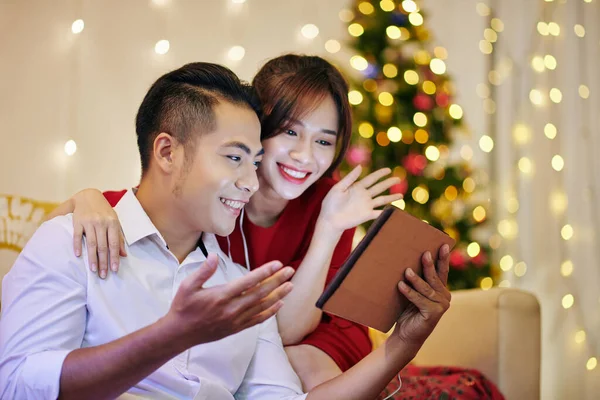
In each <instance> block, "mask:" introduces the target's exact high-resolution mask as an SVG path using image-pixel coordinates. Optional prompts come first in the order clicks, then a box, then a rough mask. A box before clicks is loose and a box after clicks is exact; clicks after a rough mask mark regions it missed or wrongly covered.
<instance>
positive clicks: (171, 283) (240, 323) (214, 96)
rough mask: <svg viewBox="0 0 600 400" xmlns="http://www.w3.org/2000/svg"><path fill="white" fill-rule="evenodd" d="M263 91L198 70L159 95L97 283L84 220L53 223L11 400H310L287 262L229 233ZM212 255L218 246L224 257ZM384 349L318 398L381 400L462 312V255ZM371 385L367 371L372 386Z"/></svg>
mask: <svg viewBox="0 0 600 400" xmlns="http://www.w3.org/2000/svg"><path fill="white" fill-rule="evenodd" d="M248 89H249V88H247V87H246V86H244V85H243V84H242V83H241V82H240V81H239V79H238V78H237V77H236V76H235V75H234V74H233V73H232V72H231V71H229V70H227V69H226V68H224V67H220V66H218V65H214V64H207V63H193V64H188V65H186V66H184V67H182V68H180V69H178V70H175V71H172V72H170V73H168V74H166V75H164V76H163V77H161V78H160V79H159V80H157V81H156V82H155V83H154V85H153V86H152V87H151V88H150V90H149V92H148V93H147V94H146V97H145V98H144V101H143V102H142V105H141V106H140V109H139V111H138V116H137V121H136V130H137V134H138V146H139V148H140V156H141V160H142V171H143V172H142V180H141V183H140V186H139V189H138V190H137V192H136V193H135V194H134V193H133V192H131V191H130V192H128V193H127V194H126V195H125V197H124V198H123V199H122V200H121V201H120V202H119V205H118V206H117V207H116V208H115V210H116V213H117V215H118V217H119V220H120V221H121V225H122V227H123V233H124V236H125V240H126V244H127V252H128V257H127V258H126V259H124V260H122V261H121V262H122V263H123V268H122V269H121V272H120V273H119V274H118V275H116V274H112V275H110V276H109V278H108V279H106V280H99V279H96V278H95V277H94V276H93V275H92V273H91V272H90V269H89V268H88V266H87V265H86V262H85V261H84V260H85V259H86V257H81V258H78V257H75V256H74V255H73V252H72V250H71V244H72V237H73V228H72V226H73V224H72V221H71V216H70V215H69V216H66V217H58V218H55V219H53V220H51V221H49V222H46V223H45V224H43V225H42V226H41V227H40V229H39V230H38V231H37V232H36V233H35V235H34V236H33V237H32V238H31V240H30V241H29V243H28V244H27V246H26V248H25V249H24V250H23V252H22V253H21V255H20V256H19V258H18V259H17V261H16V262H15V265H14V266H13V268H12V270H11V271H10V272H9V274H8V275H7V276H6V278H5V279H4V282H3V299H2V300H3V301H2V305H3V307H4V309H3V310H2V312H3V314H2V323H1V324H0V398H2V399H54V398H57V397H60V398H64V399H69V398H73V399H82V398H85V399H96V398H98V399H100V398H114V397H117V396H120V395H123V398H126V397H136V396H140V397H147V398H160V399H163V398H164V399H172V398H173V399H175V398H185V399H234V398H236V399H261V400H262V399H267V400H268V399H303V398H305V397H306V396H307V395H306V394H302V391H301V386H300V382H299V380H298V377H297V376H296V374H295V373H294V371H293V369H292V368H291V366H290V364H289V362H288V360H287V357H286V355H285V352H284V350H283V346H282V344H281V339H280V338H279V334H278V332H277V323H276V320H275V318H274V317H273V316H274V315H275V313H276V312H277V310H278V309H279V308H280V307H281V305H282V301H281V299H282V298H283V297H284V296H285V295H286V294H287V293H289V291H290V290H291V286H292V285H291V283H290V282H287V280H288V279H289V278H290V277H291V275H292V274H293V270H292V269H291V268H289V267H285V268H282V266H281V265H280V263H277V262H272V263H268V264H266V265H264V266H262V267H260V268H257V269H256V270H254V271H252V272H246V271H245V270H243V269H242V268H241V267H239V266H238V265H235V264H234V263H232V262H231V260H230V259H229V258H228V257H227V256H225V255H224V254H223V253H222V252H221V250H220V249H219V246H218V244H217V243H216V240H215V237H214V233H216V234H220V235H227V234H228V233H230V232H231V231H232V230H233V227H234V223H235V219H236V217H237V216H238V215H239V212H240V208H241V206H243V204H244V203H246V202H247V201H248V199H249V198H250V196H251V195H252V194H253V193H254V192H255V191H256V190H257V188H258V180H257V177H256V172H255V169H256V163H257V162H259V160H260V157H261V154H262V150H261V144H260V124H259V120H258V117H257V114H256V108H255V107H254V105H253V104H254V102H253V100H252V98H251V96H250V94H249V90H248ZM209 252H210V253H212V254H210V255H209ZM442 252H443V253H444V254H443V257H442V258H443V260H444V262H442V264H441V266H442V267H441V268H440V269H439V272H438V273H439V276H438V273H436V272H435V267H434V266H433V263H432V262H431V261H427V262H424V264H425V276H426V278H427V282H425V281H423V280H421V279H420V278H418V277H407V278H408V279H409V280H410V281H411V282H412V283H413V286H414V288H415V289H409V288H408V287H406V286H401V290H402V291H403V293H404V294H406V295H407V297H408V298H409V299H411V301H413V303H414V304H415V306H416V308H415V310H414V311H413V312H409V313H406V314H405V315H403V316H402V318H401V319H400V320H399V323H398V324H397V326H398V328H397V332H395V333H394V334H393V335H392V336H391V337H390V338H389V339H388V341H387V342H386V344H385V345H384V346H382V347H381V348H379V349H378V350H376V351H374V352H373V353H372V354H370V355H369V356H368V357H367V358H365V359H364V360H363V361H361V362H360V363H359V364H357V365H356V366H355V367H353V368H352V369H350V370H349V371H347V372H346V373H344V374H343V375H341V376H339V377H337V378H335V379H333V380H331V381H329V382H326V383H324V384H322V385H320V386H318V387H317V388H315V389H314V390H312V391H311V392H310V393H309V394H308V398H309V399H332V398H356V399H370V398H374V397H375V396H377V394H378V393H379V392H380V391H381V389H382V388H383V387H385V385H386V384H387V383H388V382H389V380H390V379H391V378H392V377H393V376H394V375H395V374H396V373H397V372H398V371H399V370H400V369H401V368H402V367H404V366H405V365H406V364H407V363H408V362H409V361H410V360H411V359H412V358H413V357H414V355H415V354H416V352H417V351H418V349H419V348H420V347H421V345H422V343H423V341H424V340H425V338H426V337H427V336H428V335H429V333H430V332H431V331H432V330H433V328H434V327H435V325H436V324H437V321H438V320H439V318H440V317H441V315H442V314H443V313H444V312H445V310H446V309H447V308H448V305H449V300H450V298H449V292H448V291H447V289H446V288H445V286H444V283H445V278H446V276H447V273H448V269H447V267H448V265H447V258H448V257H447V256H448V254H447V249H445V250H443V251H442ZM359 377H360V378H359Z"/></svg>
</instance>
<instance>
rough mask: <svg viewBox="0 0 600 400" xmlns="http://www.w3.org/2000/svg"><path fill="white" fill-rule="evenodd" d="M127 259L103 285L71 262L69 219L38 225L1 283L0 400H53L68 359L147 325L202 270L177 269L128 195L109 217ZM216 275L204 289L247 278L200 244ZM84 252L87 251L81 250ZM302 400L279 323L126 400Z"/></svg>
mask: <svg viewBox="0 0 600 400" xmlns="http://www.w3.org/2000/svg"><path fill="white" fill-rule="evenodd" d="M115 211H116V213H117V215H118V217H119V220H120V222H121V225H122V227H123V233H124V235H125V240H126V245H127V254H128V256H127V257H125V258H122V259H121V267H120V269H119V272H118V274H114V273H109V274H108V277H107V278H106V279H105V280H102V279H100V278H98V276H97V274H96V273H92V272H91V271H90V270H89V268H88V262H87V254H86V253H85V252H84V254H83V255H82V257H79V258H77V257H75V255H74V253H73V223H72V216H71V215H68V216H64V217H58V218H55V219H53V220H52V221H49V222H46V223H44V224H43V225H42V226H41V227H40V228H39V229H38V231H37V232H36V233H35V234H34V235H33V237H32V238H31V239H30V241H29V243H28V244H27V246H26V247H25V249H23V251H22V252H21V254H20V255H19V257H18V259H17V261H16V262H15V264H14V266H13V268H12V269H11V271H10V272H9V273H8V274H7V275H6V277H5V278H4V281H3V286H2V307H3V310H2V319H1V322H0V398H1V399H7V400H8V399H10V400H13V399H36V400H37V399H55V398H57V396H58V393H59V387H60V374H61V369H62V364H63V362H64V359H65V357H66V356H67V354H69V352H70V351H72V350H74V349H78V348H81V347H91V346H98V345H102V344H105V343H108V342H111V341H113V340H115V339H118V338H120V337H122V336H125V335H127V334H129V333H132V332H134V331H136V330H139V329H141V328H143V327H145V326H147V325H149V324H152V323H153V322H155V321H156V320H158V319H159V318H160V317H162V316H164V315H165V314H166V313H167V311H168V310H169V307H170V305H171V301H172V300H173V298H174V296H175V293H176V292H177V289H178V288H179V285H180V284H181V282H182V281H183V280H184V279H185V278H186V277H187V276H188V275H190V274H191V273H192V272H193V271H194V270H196V269H197V268H198V266H199V265H200V264H201V263H202V262H203V261H204V260H205V256H204V254H203V252H202V251H201V250H200V249H199V248H197V249H196V250H194V251H193V252H192V253H190V254H189V255H188V256H187V258H186V259H185V260H184V261H183V262H182V263H181V264H180V263H179V262H178V260H177V258H176V257H175V256H174V255H173V254H172V253H171V252H170V251H169V249H168V248H167V245H166V242H165V241H164V239H163V238H162V236H161V235H160V233H159V232H158V230H157V229H156V227H155V226H154V225H153V224H152V222H151V221H150V218H149V217H148V215H147V214H146V213H145V212H144V210H143V208H142V206H141V204H140V203H139V201H138V200H137V198H136V197H135V195H134V194H133V192H131V191H129V192H127V194H126V195H125V196H124V197H123V199H122V200H121V201H120V202H119V204H118V205H117V206H116V207H115ZM203 241H204V244H205V246H206V248H207V250H208V252H210V253H217V254H218V256H219V268H218V269H217V271H216V272H215V274H214V275H213V276H212V277H211V278H210V279H209V280H208V282H207V283H206V285H205V287H211V286H215V285H219V284H223V283H226V282H228V281H231V280H234V279H236V278H239V277H241V276H242V275H243V274H244V273H245V272H246V270H245V269H244V268H242V267H241V266H239V265H237V264H234V263H233V262H232V261H231V260H230V259H229V258H228V257H227V256H225V254H223V252H222V251H221V250H220V249H219V245H218V243H217V241H216V238H215V236H214V235H212V234H204V235H203ZM84 248H85V246H84ZM138 396H139V397H142V398H153V399H195V400H200V399H202V400H204V399H206V400H209V399H210V400H213V399H215V400H220V399H228V400H231V399H259V400H263V399H265V400H267V399H278V400H279V399H295V400H296V399H304V398H305V397H306V395H302V391H301V384H300V380H299V379H298V377H297V375H296V374H295V372H294V370H293V369H292V367H291V365H290V364H289V361H288V359H287V356H286V354H285V351H284V349H283V345H282V343H281V338H280V337H279V333H278V331H277V322H276V320H275V318H274V317H273V318H271V319H269V320H268V321H266V322H264V323H262V324H260V325H258V326H255V327H253V328H250V329H246V330H244V331H242V332H240V333H237V334H235V335H232V336H229V337H227V338H225V339H222V340H219V341H216V342H211V343H207V344H202V345H199V346H195V347H193V348H191V349H190V350H187V351H185V352H184V353H182V354H180V355H178V356H177V357H175V358H173V359H172V360H170V361H169V362H167V363H166V364H164V365H163V366H162V367H160V368H159V369H158V370H156V371H155V372H154V373H152V374H151V375H149V376H148V377H146V379H144V380H142V381H141V382H139V383H138V384H137V385H135V386H134V387H132V388H131V389H130V390H129V391H128V392H127V394H124V395H123V396H122V398H137V397H138Z"/></svg>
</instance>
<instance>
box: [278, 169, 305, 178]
mask: <svg viewBox="0 0 600 400" xmlns="http://www.w3.org/2000/svg"><path fill="white" fill-rule="evenodd" d="M281 168H282V169H283V171H284V172H285V173H286V174H288V175H290V176H292V177H294V178H297V179H303V178H305V177H306V175H307V173H306V172H298V171H294V170H293V169H289V168H286V167H281Z"/></svg>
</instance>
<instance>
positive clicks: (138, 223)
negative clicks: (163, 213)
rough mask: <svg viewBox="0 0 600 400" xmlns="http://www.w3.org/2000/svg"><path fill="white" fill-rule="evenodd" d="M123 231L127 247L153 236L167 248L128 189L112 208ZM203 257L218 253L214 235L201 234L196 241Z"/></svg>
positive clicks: (217, 244) (218, 249)
mask: <svg viewBox="0 0 600 400" xmlns="http://www.w3.org/2000/svg"><path fill="white" fill-rule="evenodd" d="M114 210H115V212H116V213H117V217H118V218H119V222H120V223H121V228H122V229H123V235H124V236H125V241H126V242H127V245H128V246H131V245H133V244H134V243H136V242H138V241H139V240H141V239H144V238H146V237H149V236H155V237H156V238H158V240H159V241H160V242H161V244H163V245H164V246H165V247H167V248H168V245H167V242H166V241H165V239H164V238H163V236H162V235H161V234H160V232H159V230H158V229H157V228H156V226H154V224H153V223H152V221H151V220H150V217H149V216H148V214H146V211H144V208H143V207H142V205H141V204H140V201H139V200H138V198H137V197H136V196H135V194H134V192H133V191H132V190H131V189H130V190H128V191H127V193H125V195H124V196H123V198H121V200H120V201H119V202H118V203H117V205H116V206H115V208H114ZM197 246H198V247H199V248H200V250H201V251H202V253H203V254H204V256H206V255H207V253H206V252H205V250H206V251H207V252H208V253H219V251H220V248H219V243H218V242H217V238H216V237H215V235H214V234H207V233H203V234H202V237H201V238H200V239H199V240H198V245H197Z"/></svg>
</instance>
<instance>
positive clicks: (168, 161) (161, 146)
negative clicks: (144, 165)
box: [152, 132, 180, 174]
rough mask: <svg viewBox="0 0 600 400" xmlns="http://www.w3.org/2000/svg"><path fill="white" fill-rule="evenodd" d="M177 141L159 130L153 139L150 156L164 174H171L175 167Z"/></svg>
mask: <svg viewBox="0 0 600 400" xmlns="http://www.w3.org/2000/svg"><path fill="white" fill-rule="evenodd" d="M179 147H180V144H179V142H178V141H177V139H175V138H174V137H173V136H171V135H169V134H168V133H165V132H161V133H159V134H158V136H157V137H156V139H154V147H153V149H152V150H153V151H152V158H154V161H155V162H156V165H157V166H158V167H159V168H160V170H161V171H163V172H164V173H166V174H171V173H173V171H174V170H175V169H176V168H177V165H178V161H179V160H177V157H178V153H179V152H178V151H177V150H178V148H179Z"/></svg>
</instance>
